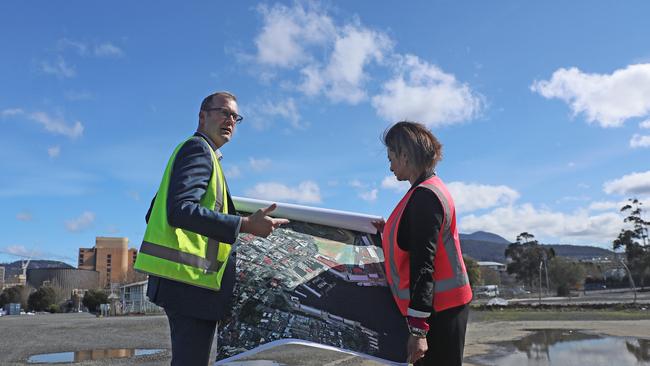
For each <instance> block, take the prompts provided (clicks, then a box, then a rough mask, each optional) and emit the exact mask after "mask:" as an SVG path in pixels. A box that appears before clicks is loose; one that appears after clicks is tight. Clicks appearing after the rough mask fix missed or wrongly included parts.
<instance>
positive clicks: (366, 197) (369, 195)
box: [359, 188, 379, 202]
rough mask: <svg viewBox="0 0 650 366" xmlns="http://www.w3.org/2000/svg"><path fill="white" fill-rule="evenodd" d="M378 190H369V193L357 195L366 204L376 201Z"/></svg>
mask: <svg viewBox="0 0 650 366" xmlns="http://www.w3.org/2000/svg"><path fill="white" fill-rule="evenodd" d="M378 192H379V190H378V189H376V188H375V189H371V190H369V191H365V192H361V193H359V198H361V199H362V200H364V201H368V202H375V201H376V200H377V193H378Z"/></svg>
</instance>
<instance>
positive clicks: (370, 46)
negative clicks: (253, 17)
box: [255, 4, 392, 104]
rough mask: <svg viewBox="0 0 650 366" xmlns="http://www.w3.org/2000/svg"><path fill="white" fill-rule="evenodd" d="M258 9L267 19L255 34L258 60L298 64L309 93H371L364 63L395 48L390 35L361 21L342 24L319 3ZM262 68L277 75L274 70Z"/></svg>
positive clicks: (355, 98)
mask: <svg viewBox="0 0 650 366" xmlns="http://www.w3.org/2000/svg"><path fill="white" fill-rule="evenodd" d="M258 9H259V11H260V13H261V14H262V16H263V22H264V25H263V27H262V30H261V32H260V33H259V34H258V36H257V37H256V39H255V44H256V47H257V55H256V56H255V60H256V61H257V62H258V63H259V64H260V65H263V66H269V67H279V68H289V69H293V68H296V67H299V68H300V74H301V76H302V81H301V82H300V84H299V85H297V86H296V87H297V89H298V90H299V91H301V92H303V93H304V94H306V95H310V96H315V95H318V94H321V93H323V94H325V95H326V96H327V97H328V98H329V99H330V100H332V101H334V102H347V103H350V104H356V103H359V102H360V101H362V100H364V99H366V98H367V95H366V91H365V90H364V88H363V86H364V83H365V82H366V81H367V80H368V79H369V76H368V74H367V72H366V71H365V68H366V67H367V66H368V65H369V64H370V63H372V62H381V61H382V60H383V59H384V57H385V54H386V53H387V52H388V51H389V50H390V49H391V48H392V41H391V40H390V38H389V37H388V36H386V35H385V34H384V33H382V32H377V31H374V30H371V29H368V28H365V27H363V26H361V25H360V24H358V21H356V22H355V23H350V24H344V25H341V26H337V25H335V24H334V22H333V21H332V19H331V18H330V17H329V16H328V15H327V14H326V13H325V12H324V11H322V10H321V9H319V8H318V7H317V6H311V7H309V8H305V7H303V6H302V5H301V4H296V5H295V6H294V7H292V8H288V7H286V6H284V5H276V6H273V7H272V8H269V7H267V6H263V5H262V6H260V7H259V8H258ZM316 56H319V57H316ZM260 74H261V75H273V76H275V73H273V72H269V70H261V71H260ZM267 79H268V78H267Z"/></svg>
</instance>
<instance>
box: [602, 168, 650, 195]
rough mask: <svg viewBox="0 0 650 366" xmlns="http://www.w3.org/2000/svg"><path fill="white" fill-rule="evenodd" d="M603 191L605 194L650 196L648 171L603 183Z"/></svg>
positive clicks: (649, 175)
mask: <svg viewBox="0 0 650 366" xmlns="http://www.w3.org/2000/svg"><path fill="white" fill-rule="evenodd" d="M603 190H604V191H605V193H607V194H620V195H639V194H650V170H649V171H647V172H641V173H636V172H634V173H631V174H628V175H624V176H623V177H621V178H618V179H614V180H611V181H608V182H605V184H604V185H603Z"/></svg>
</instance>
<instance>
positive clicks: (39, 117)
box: [29, 112, 84, 139]
mask: <svg viewBox="0 0 650 366" xmlns="http://www.w3.org/2000/svg"><path fill="white" fill-rule="evenodd" d="M29 119H31V120H32V121H35V122H38V123H39V124H40V125H42V126H43V127H45V129H46V130H47V131H49V132H52V133H54V134H58V135H64V136H67V137H69V138H72V139H74V138H77V137H80V136H81V135H82V134H83V131H84V126H83V125H82V124H81V122H79V121H75V122H74V124H73V125H72V126H70V125H68V124H67V123H66V121H64V120H63V119H62V118H60V117H58V118H55V117H52V116H50V115H48V114H47V113H44V112H33V113H30V114H29Z"/></svg>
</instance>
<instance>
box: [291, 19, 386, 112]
mask: <svg viewBox="0 0 650 366" xmlns="http://www.w3.org/2000/svg"><path fill="white" fill-rule="evenodd" d="M391 47H392V42H391V41H390V39H389V38H388V37H387V36H386V35H385V34H382V33H379V32H375V31H372V30H369V29H365V28H362V27H360V26H352V25H348V26H345V27H343V29H342V30H341V34H340V35H338V36H337V39H336V41H335V43H334V51H333V52H332V55H331V58H330V61H329V64H328V65H327V67H326V68H325V70H324V71H323V73H324V77H321V79H324V80H325V81H326V83H327V84H328V85H327V86H326V90H325V94H326V95H327V97H328V98H329V99H330V100H332V101H334V102H340V101H344V102H347V103H350V104H357V103H359V102H360V101H362V100H364V99H366V92H365V90H364V89H363V84H364V81H366V80H367V79H368V75H367V74H366V72H365V71H364V68H365V67H366V66H367V65H368V64H369V63H370V62H373V61H381V60H382V59H383V58H384V54H385V53H386V52H387V51H388V50H390V48H391ZM306 82H308V85H310V86H311V87H313V85H314V81H313V80H310V79H309V78H308V79H307V80H306ZM303 89H304V87H303Z"/></svg>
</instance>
